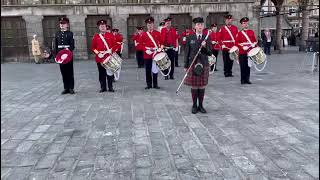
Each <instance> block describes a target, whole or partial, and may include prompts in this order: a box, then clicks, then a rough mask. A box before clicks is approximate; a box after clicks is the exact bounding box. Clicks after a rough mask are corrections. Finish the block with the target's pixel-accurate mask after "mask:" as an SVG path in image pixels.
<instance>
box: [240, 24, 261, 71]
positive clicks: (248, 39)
mask: <svg viewBox="0 0 320 180" xmlns="http://www.w3.org/2000/svg"><path fill="white" fill-rule="evenodd" d="M241 33H242V34H243V35H244V37H245V38H246V39H247V41H248V42H249V43H250V45H251V47H252V46H253V43H252V41H251V40H250V38H249V37H248V35H247V34H246V33H245V32H244V31H243V30H242V31H241ZM248 59H249V60H250V61H251V62H252V63H253V65H254V68H255V69H256V70H257V71H259V72H261V71H263V69H264V68H265V67H266V65H267V59H266V60H265V62H264V65H263V66H262V68H261V69H259V68H258V67H257V65H256V63H255V62H254V61H253V60H252V59H251V57H250V56H249V58H248Z"/></svg>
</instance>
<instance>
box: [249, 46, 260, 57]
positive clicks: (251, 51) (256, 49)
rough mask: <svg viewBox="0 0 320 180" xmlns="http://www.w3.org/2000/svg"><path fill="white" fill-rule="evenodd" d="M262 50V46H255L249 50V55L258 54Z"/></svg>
mask: <svg viewBox="0 0 320 180" xmlns="http://www.w3.org/2000/svg"><path fill="white" fill-rule="evenodd" d="M260 50H261V48H259V47H255V48H253V49H251V50H250V51H249V52H248V56H254V55H257V54H258V52H259V51H260Z"/></svg>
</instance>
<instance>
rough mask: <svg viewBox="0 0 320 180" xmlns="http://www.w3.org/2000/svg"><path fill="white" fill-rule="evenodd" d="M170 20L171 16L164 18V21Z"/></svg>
mask: <svg viewBox="0 0 320 180" xmlns="http://www.w3.org/2000/svg"><path fill="white" fill-rule="evenodd" d="M171 20H172V18H171V17H167V18H165V19H164V22H168V21H171Z"/></svg>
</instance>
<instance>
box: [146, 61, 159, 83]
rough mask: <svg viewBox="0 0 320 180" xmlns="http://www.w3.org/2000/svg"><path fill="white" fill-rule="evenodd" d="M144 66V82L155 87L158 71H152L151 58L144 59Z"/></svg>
mask: <svg viewBox="0 0 320 180" xmlns="http://www.w3.org/2000/svg"><path fill="white" fill-rule="evenodd" d="M144 63H145V64H144V67H145V69H146V82H147V86H148V87H152V83H153V87H157V86H158V73H153V72H152V59H145V60H144ZM151 74H152V75H151Z"/></svg>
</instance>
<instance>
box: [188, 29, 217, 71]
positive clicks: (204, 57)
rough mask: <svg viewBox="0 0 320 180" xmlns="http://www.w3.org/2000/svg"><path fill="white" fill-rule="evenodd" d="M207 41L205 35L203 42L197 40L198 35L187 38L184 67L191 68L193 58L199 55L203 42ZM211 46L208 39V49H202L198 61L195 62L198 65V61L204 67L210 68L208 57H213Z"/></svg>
mask: <svg viewBox="0 0 320 180" xmlns="http://www.w3.org/2000/svg"><path fill="white" fill-rule="evenodd" d="M204 39H205V34H203V35H202V38H201V41H198V40H197V36H196V34H192V35H190V36H188V37H187V43H186V49H185V60H184V67H185V68H189V66H190V65H191V63H192V60H193V58H194V57H195V55H196V54H197V52H198V50H199V48H200V46H201V42H202V41H203V40H204ZM210 49H211V44H210V39H209V38H208V39H207V40H206V47H202V48H201V52H200V53H199V55H198V57H197V60H196V61H195V62H194V64H196V63H197V62H198V61H199V62H200V63H201V64H202V65H203V66H209V62H208V56H211V55H212V52H211V50H210Z"/></svg>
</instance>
